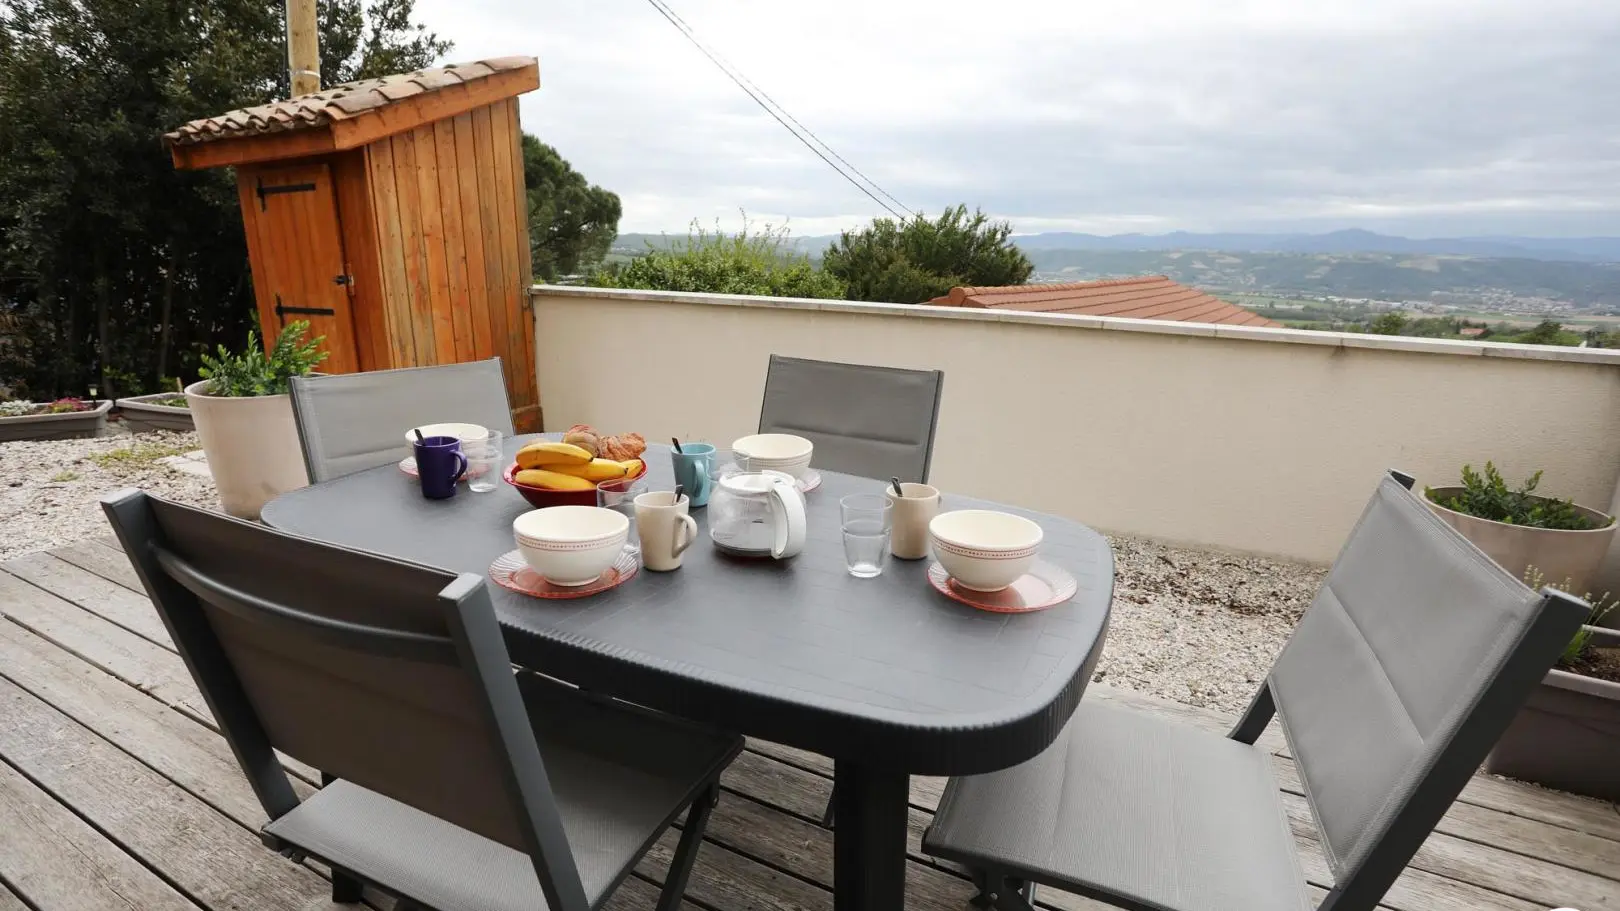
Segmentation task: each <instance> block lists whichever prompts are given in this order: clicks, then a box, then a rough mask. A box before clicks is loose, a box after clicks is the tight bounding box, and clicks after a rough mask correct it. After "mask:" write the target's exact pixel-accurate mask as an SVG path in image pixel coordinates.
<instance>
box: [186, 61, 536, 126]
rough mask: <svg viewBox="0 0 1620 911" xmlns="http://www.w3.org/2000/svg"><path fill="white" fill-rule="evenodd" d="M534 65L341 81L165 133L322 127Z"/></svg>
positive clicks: (484, 64) (463, 66)
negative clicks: (415, 97) (340, 83)
mask: <svg viewBox="0 0 1620 911" xmlns="http://www.w3.org/2000/svg"><path fill="white" fill-rule="evenodd" d="M535 65H536V61H535V59H534V58H533V57H495V58H492V59H489V60H479V61H476V62H473V63H455V64H450V65H448V66H439V67H433V68H432V69H426V70H417V71H416V72H414V73H398V74H395V75H393V76H383V77H380V78H378V79H361V80H358V81H356V82H345V83H343V84H342V85H334V86H332V87H330V88H325V89H322V90H320V91H319V92H312V93H310V94H308V95H299V96H298V97H297V98H289V99H287V100H286V101H272V102H271V103H269V104H261V105H258V106H257V107H251V108H243V109H241V110H238V111H227V112H225V113H223V114H220V115H219V116H217V117H204V118H202V119H201V120H193V121H191V122H190V123H188V124H186V125H184V126H182V127H180V128H179V129H177V130H174V131H173V132H170V133H166V134H164V137H163V138H164V139H165V140H166V141H167V142H168V143H169V144H170V145H171V146H174V145H195V144H198V143H204V142H213V141H215V140H219V139H230V138H233V137H238V136H254V135H260V134H265V133H280V132H285V131H288V130H302V129H309V128H312V127H318V126H324V125H326V124H329V123H332V122H334V121H341V120H348V119H350V118H353V117H358V116H361V115H364V114H370V113H373V112H375V111H378V110H380V109H382V108H386V107H388V106H389V105H391V104H393V103H395V102H398V101H404V100H405V99H407V98H411V97H414V96H418V95H422V94H424V93H430V92H437V91H439V90H440V89H443V88H447V87H449V86H453V85H463V84H466V83H471V82H477V81H479V80H481V79H487V78H489V77H490V76H494V75H496V74H497V73H505V72H508V71H511V70H521V69H524V68H525V67H532V66H535Z"/></svg>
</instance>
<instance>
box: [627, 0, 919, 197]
mask: <svg viewBox="0 0 1620 911" xmlns="http://www.w3.org/2000/svg"><path fill="white" fill-rule="evenodd" d="M647 2H648V3H649V4H650V5H651V6H652V8H653V9H655V10H657V11H658V13H659V15H661V16H663V17H664V19H665V20H666V21H668V22H669V24H670V25H672V26H674V27H675V30H676V31H678V32H680V33H681V35H682V36H683V37H684V38H686V40H687V41H689V42H691V44H692V46H693V47H695V48H697V49H698V51H699V52H700V53H701V54H703V56H705V57H707V58H709V62H710V63H713V64H714V65H715V66H716V67H718V68H719V70H720V72H722V73H724V74H725V75H726V78H728V79H730V80H731V81H732V82H733V83H734V84H736V86H737V88H739V89H742V90H743V93H744V94H746V95H747V96H748V97H749V98H752V99H753V100H754V103H755V104H757V105H759V106H760V109H761V110H763V111H764V112H765V113H767V114H769V115H771V118H772V119H773V120H775V121H776V122H777V123H779V124H781V125H782V128H783V129H785V130H787V131H788V132H789V133H792V134H793V138H795V139H797V140H799V142H801V143H803V144H804V147H805V148H807V149H809V150H810V151H811V152H813V153H815V156H816V157H817V158H820V159H821V160H822V161H823V162H824V163H826V165H827V166H828V167H830V168H832V169H833V170H834V171H837V172H838V175H839V176H840V177H842V178H844V179H845V180H847V181H849V182H850V184H851V185H853V186H854V187H855V189H857V190H860V191H861V192H862V193H865V194H866V195H867V197H868V198H870V199H871V200H872V201H873V202H875V203H877V204H878V205H879V206H882V207H883V208H884V209H886V210H888V212H889V214H890V215H893V216H894V217H895V218H898V219H901V220H902V221H903V220H905V217H906V216H905V215H902V214H900V212H899V211H896V210H895V208H894V206H891V205H889V204H888V203H886V202H884V201H883V200H882V199H879V198H878V197H877V196H876V195H875V194H873V193H872V191H871V190H869V189H867V187H866V185H865V184H862V183H861V182H860V181H858V180H856V179H855V178H854V177H851V176H850V175H849V174H848V173H846V172H845V171H844V169H843V168H840V167H839V166H838V165H836V164H834V163H833V161H832V159H831V158H828V157H827V154H831V155H832V157H833V158H836V159H838V160H839V161H841V162H843V163H844V165H845V166H847V167H848V168H849V169H850V170H851V171H854V172H855V173H856V174H859V175H860V177H861V179H862V180H865V181H866V183H868V184H871V185H872V187H873V188H875V189H876V190H877V191H878V192H879V193H882V194H883V195H884V196H887V197H888V198H889V199H890V200H893V202H894V204H895V206H899V207H900V209H901V210H904V211H905V212H909V213H911V214H913V215H915V214H916V213H914V212H911V209H910V208H909V207H907V206H906V205H905V204H904V203H901V202H900V201H899V200H898V199H895V198H894V196H893V195H892V194H890V193H889V191H887V190H885V189H883V188H882V187H881V186H878V184H877V183H876V182H875V181H873V180H872V178H870V177H867V176H866V175H865V174H861V172H860V171H859V170H857V169H856V168H855V166H854V165H852V164H850V163H849V162H848V161H845V159H844V157H843V156H841V155H839V154H838V153H837V152H835V151H833V148H832V146H829V145H827V143H826V142H824V141H823V140H822V139H821V137H819V136H816V135H815V134H814V133H811V132H810V130H809V128H807V127H805V126H804V125H803V124H801V123H799V121H798V120H796V119H794V117H793V115H791V114H789V113H788V112H787V109H786V108H783V107H782V106H781V105H779V104H777V103H776V101H775V100H774V99H771V100H770V103H769V104H767V103H766V101H765V99H767V98H770V96H768V95H766V94H765V93H764V91H763V90H760V89H759V88H758V86H755V85H754V84H753V82H751V81H750V80H749V79H748V78H747V77H746V76H744V75H742V73H741V71H737V72H733V69H732V67H731V66H730V65H729V64H728V63H725V62H722V61H721V59H720V58H719V57H718V56H717V52H711V51H710V50H709V48H708V47H707V46H705V45H704V43H703V42H702V41H700V40H699V39H698V37H697V34H696V33H695V32H693V31H692V28H691V26H689V25H687V24H686V22H685V21H684V20H682V19H681V17H680V16H679V15H677V14H676V13H675V11H674V10H672V9H670V8H669V7H667V6H665V5H664V4H663V3H662V2H661V0H647ZM756 93H757V94H756ZM778 109H780V111H781V113H780V114H778V113H777V111H778ZM783 117H786V118H787V119H786V120H784V119H783ZM788 121H792V122H793V124H796V125H798V127H799V129H802V130H804V132H805V133H807V134H809V135H810V136H811V137H814V139H815V142H816V143H820V144H821V146H822V147H824V148H825V149H826V150H827V153H826V154H824V153H823V152H822V151H821V149H818V148H816V145H815V144H814V143H812V142H811V141H810V140H809V139H806V138H805V137H804V136H803V135H800V133H799V131H798V130H796V129H794V128H793V126H790V125H789V123H788Z"/></svg>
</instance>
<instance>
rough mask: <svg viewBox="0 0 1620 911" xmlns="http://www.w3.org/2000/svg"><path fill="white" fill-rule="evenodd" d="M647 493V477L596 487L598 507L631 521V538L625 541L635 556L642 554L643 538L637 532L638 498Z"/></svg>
mask: <svg viewBox="0 0 1620 911" xmlns="http://www.w3.org/2000/svg"><path fill="white" fill-rule="evenodd" d="M646 492H647V476H646V475H642V476H641V477H639V478H621V479H620V480H617V481H603V482H602V483H600V484H598V485H596V505H597V506H600V507H602V508H603V509H611V510H613V511H614V512H617V513H622V514H623V515H624V517H625V518H626V519H629V520H630V537H628V538H626V539H625V543H624V549H625V550H627V551H629V552H630V553H633V554H639V553H641V538H640V536H639V535H638V534H637V532H636V497H639V496H641V495H642V494H644V493H646Z"/></svg>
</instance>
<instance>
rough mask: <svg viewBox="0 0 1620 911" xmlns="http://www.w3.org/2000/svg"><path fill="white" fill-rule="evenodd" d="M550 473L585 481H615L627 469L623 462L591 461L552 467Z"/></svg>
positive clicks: (622, 475) (609, 460) (610, 460)
mask: <svg viewBox="0 0 1620 911" xmlns="http://www.w3.org/2000/svg"><path fill="white" fill-rule="evenodd" d="M549 467H550V469H551V470H552V471H555V472H557V473H558V474H565V475H570V476H572V477H576V478H584V479H585V480H587V481H593V482H601V481H615V480H618V479H619V478H622V477H624V476H625V474H626V471H627V469H626V468H625V465H624V463H623V462H615V461H613V460H612V459H592V460H590V461H589V462H586V463H585V464H584V465H552V466H549Z"/></svg>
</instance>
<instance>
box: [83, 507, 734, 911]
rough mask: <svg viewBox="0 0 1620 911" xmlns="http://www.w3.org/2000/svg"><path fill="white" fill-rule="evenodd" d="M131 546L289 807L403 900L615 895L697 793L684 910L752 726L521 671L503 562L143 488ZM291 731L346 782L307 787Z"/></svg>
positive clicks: (294, 828) (472, 909)
mask: <svg viewBox="0 0 1620 911" xmlns="http://www.w3.org/2000/svg"><path fill="white" fill-rule="evenodd" d="M102 505H103V509H105V511H106V513H107V517H108V519H109V520H110V521H111V523H112V526H113V528H114V529H115V530H116V531H117V533H118V538H119V540H120V541H121V542H122V543H123V547H124V551H125V552H126V553H128V554H129V555H130V560H131V562H132V563H133V564H134V566H135V570H136V572H137V574H138V575H139V576H140V578H141V583H142V585H144V586H145V588H146V592H147V594H148V595H149V596H151V599H152V603H153V605H154V606H156V608H157V611H158V614H159V615H160V616H161V617H162V619H163V624H164V626H165V627H166V628H167V629H168V631H169V635H170V636H171V637H173V639H174V643H175V645H176V647H177V648H178V649H179V651H180V654H181V656H182V657H183V658H184V659H185V663H186V667H187V668H188V669H189V670H190V671H191V675H192V677H193V678H195V679H196V682H197V686H198V688H199V689H200V690H201V691H202V693H203V697H204V698H205V699H206V700H207V703H208V708H209V710H210V711H211V712H212V713H213V716H214V718H215V720H216V721H217V722H218V723H219V727H220V729H221V731H223V733H224V734H225V738H226V740H227V741H229V743H230V746H231V750H232V752H233V753H234V754H235V755H236V759H237V762H238V763H239V764H240V765H241V766H242V771H243V772H244V773H246V775H247V778H248V781H249V782H250V783H251V784H252V786H253V790H254V792H255V794H256V795H257V796H258V798H259V801H260V802H261V803H262V804H263V805H264V809H265V812H266V813H267V814H268V815H269V817H270V821H269V822H268V823H267V824H266V825H265V826H264V828H263V830H262V831H261V836H262V838H263V840H264V843H265V844H266V845H268V846H269V847H270V848H272V849H274V850H276V851H279V852H281V853H283V854H286V855H288V856H291V857H295V858H298V857H304V856H308V857H314V858H318V859H320V860H321V861H323V862H325V863H327V864H329V865H330V866H331V867H332V871H333V878H332V883H333V890H332V891H333V900H334V901H338V902H345V903H347V902H356V901H359V900H360V898H361V895H360V892H361V888H362V886H363V885H365V884H368V883H369V884H373V885H375V886H376V887H377V888H379V889H381V890H383V891H384V892H387V893H390V894H393V895H397V896H399V897H400V899H401V903H400V905H399V907H401V908H406V907H409V908H413V909H414V908H433V909H439V911H452V909H464V911H519V909H523V911H533V909H538V908H550V909H552V911H588V909H594V908H597V907H600V906H601V905H602V904H603V902H604V901H605V900H606V899H607V897H608V896H609V895H610V894H611V893H612V892H613V890H614V889H615V888H616V887H617V886H618V884H619V883H620V882H622V881H623V880H624V878H625V877H626V876H627V875H629V873H630V871H631V868H632V867H634V866H635V864H636V862H637V861H638V860H639V859H640V858H641V857H642V856H643V855H644V854H645V853H646V852H647V850H648V849H649V848H650V847H651V846H652V845H653V844H654V843H655V842H656V841H657V840H658V837H659V836H660V835H662V834H663V832H664V831H665V830H666V829H667V828H668V827H669V826H670V824H671V823H672V822H673V821H674V820H675V818H676V817H677V816H678V815H679V814H680V813H681V812H682V811H683V810H687V811H688V812H687V817H686V823H685V826H684V828H683V830H682V832H681V838H680V843H679V845H678V846H677V847H676V849H675V856H674V860H673V862H672V864H671V866H670V870H669V874H668V877H667V879H666V882H665V886H664V890H663V896H662V898H661V899H660V901H659V904H658V908H659V911H675V909H676V908H677V907H678V906H679V905H680V903H681V894H682V892H684V891H685V888H686V880H687V877H688V875H689V874H690V872H691V868H692V862H693V861H694V860H695V859H696V856H697V850H698V846H699V845H700V844H701V842H702V835H703V829H704V825H705V823H706V822H707V820H708V815H709V810H710V807H711V806H712V804H713V802H714V800H715V798H716V797H717V795H718V783H717V782H718V780H719V776H720V772H721V771H722V770H723V769H724V768H725V767H726V766H727V765H729V764H730V762H731V760H732V758H733V757H735V756H736V755H737V753H738V752H739V751H740V750H741V749H742V740H741V738H739V737H737V736H735V735H730V734H722V733H717V732H714V731H710V730H707V729H705V728H701V727H698V726H696V725H690V724H687V723H684V722H681V721H677V720H674V719H672V718H670V717H669V716H666V715H661V714H657V713H653V712H648V711H645V710H642V709H639V708H636V707H634V706H630V705H626V704H624V703H621V702H617V701H613V700H610V699H606V698H601V697H597V696H592V695H590V694H586V693H583V692H581V691H579V690H577V689H574V688H572V687H569V686H567V685H566V684H562V683H558V682H556V681H553V680H550V679H548V678H545V677H542V676H540V675H538V674H533V673H528V672H520V673H517V674H514V673H513V671H512V665H511V662H510V661H509V660H508V658H507V652H506V647H505V645H504V643H503V642H502V639H501V630H500V627H499V625H498V624H497V622H496V619H495V612H494V609H493V607H492V606H491V603H490V598H489V591H488V589H487V588H486V583H485V581H484V580H483V579H482V578H480V577H478V576H475V575H470V574H462V575H456V574H454V573H450V572H445V571H443V570H436V569H431V568H428V567H425V566H420V565H416V564H412V563H405V562H401V561H398V560H392V559H389V558H386V557H381V556H376V555H373V554H367V553H362V552H359V551H354V550H347V549H344V548H339V547H333V546H329V545H326V544H322V543H319V542H316V541H312V540H309V539H307V538H300V537H296V536H293V535H288V534H284V533H282V532H278V531H274V530H271V529H267V528H263V527H261V526H257V525H252V524H249V523H247V522H242V521H240V520H237V519H232V518H229V517H226V516H222V515H218V514H216V513H209V512H204V511H202V510H198V509H192V508H190V507H186V506H181V505H178V504H175V503H170V502H168V501H165V500H161V499H158V498H156V497H152V496H148V495H146V494H144V493H141V492H140V491H136V490H125V491H121V492H118V493H115V494H111V495H109V496H107V497H106V498H104V499H103V500H102ZM272 750H281V751H282V752H284V753H286V754H287V755H289V756H293V757H295V758H297V759H299V760H301V761H303V762H306V763H309V764H310V765H313V766H316V767H318V768H321V769H324V770H326V772H327V773H329V774H330V775H332V776H333V780H332V781H331V782H330V783H328V784H326V785H325V786H324V787H322V788H321V789H320V790H318V791H314V792H313V793H312V794H311V795H310V796H308V797H307V798H305V799H304V800H302V801H300V800H299V799H298V795H297V792H295V791H294V789H293V786H292V785H291V784H290V783H289V780H288V778H287V774H286V773H285V772H284V771H283V770H282V767H281V765H280V764H279V763H278V762H277V760H276V757H275V754H274V753H273V752H272Z"/></svg>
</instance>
